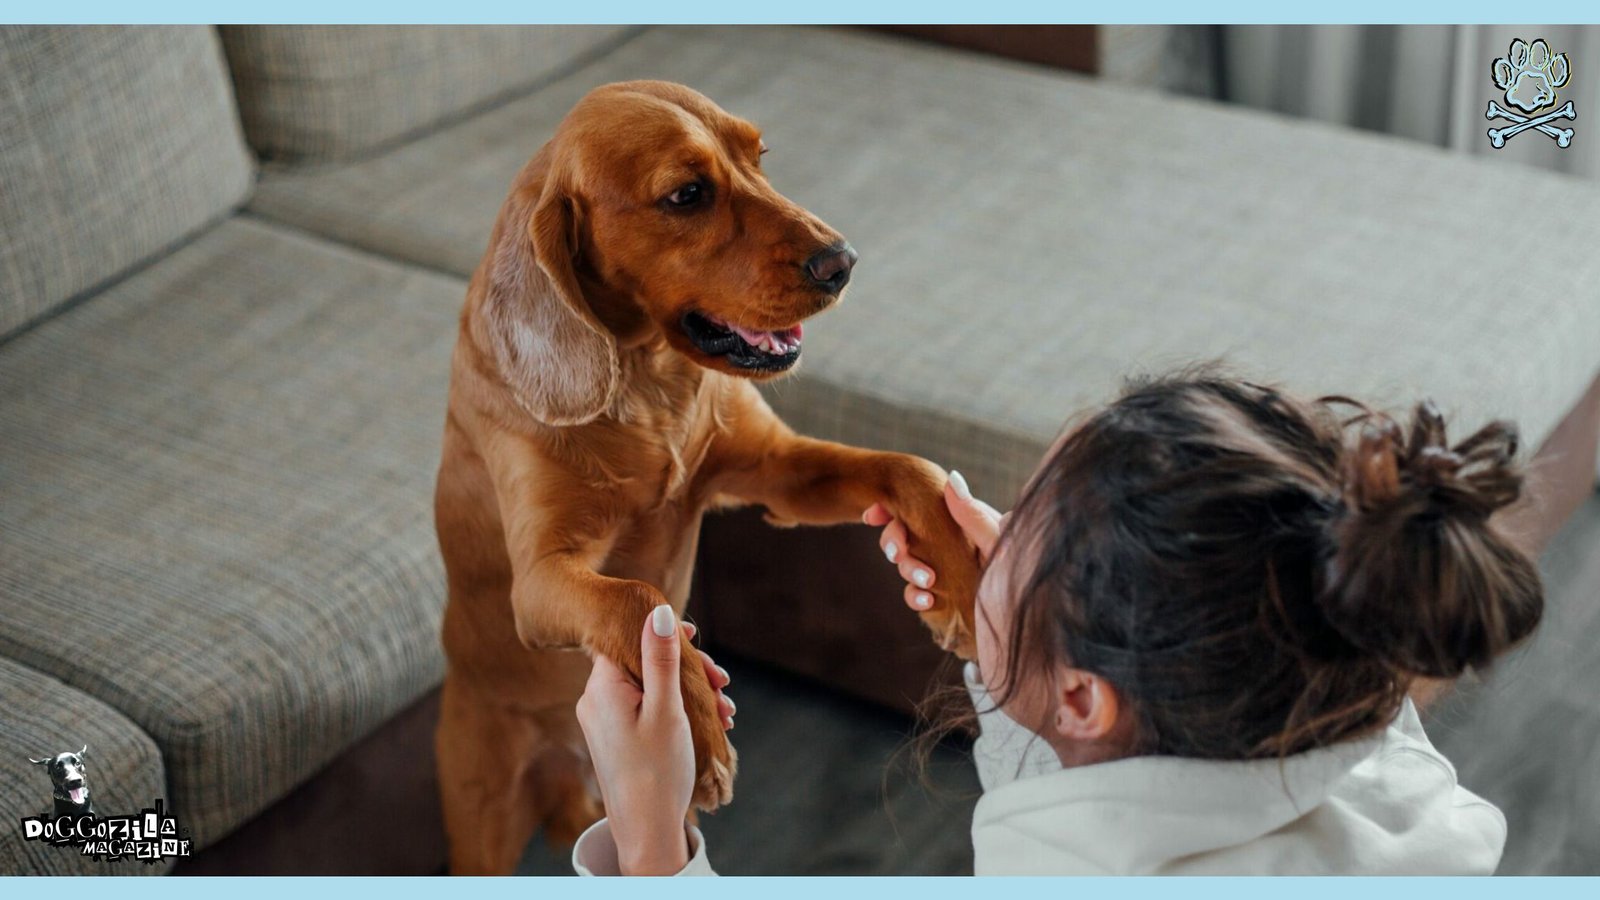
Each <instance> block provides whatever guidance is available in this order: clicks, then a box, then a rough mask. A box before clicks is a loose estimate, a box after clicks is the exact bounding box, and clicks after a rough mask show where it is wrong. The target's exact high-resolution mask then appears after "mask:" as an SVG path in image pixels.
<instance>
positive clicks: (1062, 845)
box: [573, 666, 1506, 875]
mask: <svg viewBox="0 0 1600 900" xmlns="http://www.w3.org/2000/svg"><path fill="white" fill-rule="evenodd" d="M967 683H968V688H969V689H970V690H971V691H972V693H973V695H974V696H973V699H974V701H975V703H976V704H977V708H978V709H979V710H980V711H981V713H980V716H979V722H980V724H981V725H982V728H983V731H982V736H981V737H980V738H979V739H978V743H977V745H976V746H975V747H974V752H973V756H974V761H975V762H976V763H977V765H978V774H979V779H980V781H981V782H982V783H983V787H984V795H983V797H982V799H980V800H979V801H978V806H977V809H976V811H975V812H974V813H973V821H972V846H973V855H974V869H975V870H976V874H978V875H1180V874H1181V875H1209V874H1230V875H1290V874H1293V875H1324V874H1328V875H1331V874H1352V875H1353V874H1371V875H1400V874H1432V875H1488V874H1491V873H1492V872H1494V869H1495V867H1496V866H1497V865H1499V862H1500V853H1501V851H1502V849H1503V848H1504V846H1505V837H1506V823H1505V817H1504V816H1502V815H1501V813H1500V810H1498V809H1496V808H1495V807H1494V805H1493V804H1491V803H1489V802H1488V801H1486V800H1484V799H1482V798H1481V797H1478V796H1477V795H1475V794H1473V793H1472V792H1471V791H1468V790H1467V789H1465V788H1463V787H1461V786H1460V785H1459V784H1457V783H1456V771H1455V767H1453V766H1452V765H1450V762H1449V760H1447V759H1445V758H1444V757H1443V756H1441V755H1440V754H1439V752H1438V751H1437V750H1435V749H1434V748H1433V745H1432V744H1431V743H1429V741H1428V737H1427V735H1426V734H1424V733H1423V730H1422V723H1421V721H1420V720H1419V719H1418V717H1417V712H1416V709H1415V708H1414V707H1413V706H1412V705H1411V703H1410V701H1407V702H1406V703H1405V705H1404V707H1403V708H1402V709H1401V711H1400V714H1399V715H1398V716H1396V717H1395V720H1394V722H1393V723H1392V724H1391V725H1390V726H1389V727H1388V728H1387V729H1386V730H1385V731H1383V732H1382V733H1380V734H1376V735H1373V736H1371V737H1368V738H1364V739H1362V740H1358V741H1347V742H1344V743H1341V744H1337V745H1335V746H1332V747H1328V748H1324V749H1320V750H1313V751H1310V752H1308V753H1302V754H1298V755H1296V756H1291V757H1289V758H1287V759H1285V760H1282V761H1281V762H1280V761H1279V760H1275V759H1274V760H1261V761H1254V762H1213V761H1209V760H1197V759H1182V758H1178V757H1170V756H1138V757H1131V758H1128V759H1121V760H1116V761H1114V762H1108V763H1099V764H1095V765H1089V766H1079V767H1076V768H1071V769H1063V768H1061V766H1060V763H1059V761H1057V760H1055V758H1054V753H1053V752H1050V751H1049V749H1048V745H1046V744H1045V742H1044V741H1043V739H1040V738H1039V737H1038V736H1037V735H1034V734H1032V733H1031V732H1028V731H1027V730H1026V729H1024V728H1023V727H1022V726H1021V725H1018V724H1017V723H1016V722H1014V721H1013V720H1011V718H1010V717H1009V716H1006V715H1005V713H1004V712H1002V711H999V710H996V709H993V705H992V704H991V703H989V702H988V698H987V694H986V692H985V691H984V689H983V684H982V681H981V680H979V679H978V678H977V674H976V669H975V668H973V667H970V666H969V667H968V671H967ZM1041 747H1042V748H1044V749H1043V750H1041V749H1040V748H1041ZM689 845H690V850H691V855H692V858H691V859H690V861H689V865H688V866H686V867H685V868H684V870H683V871H682V872H681V873H679V874H683V875H710V874H714V873H713V872H712V871H711V866H710V864H709V862H708V861H707V860H706V852H705V841H704V839H703V837H702V836H701V834H700V832H699V830H698V829H694V828H691V829H689ZM573 866H574V868H576V869H577V870H578V873H579V874H582V875H590V874H615V873H616V871H617V869H616V849H615V847H614V846H613V845H612V844H611V834H610V828H609V826H608V825H607V823H606V822H605V821H604V820H601V821H600V822H599V823H596V824H595V825H594V826H593V827H592V828H590V829H589V830H588V831H586V832H584V834H583V836H582V837H581V838H579V840H578V844H577V846H576V847H574V848H573Z"/></svg>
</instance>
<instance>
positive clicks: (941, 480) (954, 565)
mask: <svg viewBox="0 0 1600 900" xmlns="http://www.w3.org/2000/svg"><path fill="white" fill-rule="evenodd" d="M724 421H725V422H726V423H727V429H726V430H725V431H724V433H723V434H722V435H721V437H720V438H719V442H718V445H717V447H715V448H714V452H713V454H712V457H711V459H710V460H709V468H710V471H711V475H710V484H711V486H712V487H713V489H714V490H715V491H716V492H717V493H719V494H724V495H729V496H732V497H735V498H737V499H738V500H741V501H743V502H746V503H754V504H760V505H762V506H765V507H766V508H767V519H768V521H771V522H773V523H774V524H777V525H797V524H798V525H833V524H838V523H841V522H855V521H859V520H860V518H861V514H862V512H863V511H865V510H866V509H867V507H869V506H871V505H872V504H874V503H881V504H883V505H884V507H885V508H886V509H888V510H889V512H890V513H891V514H892V515H894V516H895V517H896V518H898V519H900V520H901V521H902V522H904V523H905V526H906V530H907V533H908V537H909V540H910V544H911V546H910V547H907V548H906V550H907V552H908V553H910V554H911V555H913V556H915V557H917V558H918V559H922V560H925V561H926V562H927V563H928V564H929V565H930V566H932V567H933V568H934V571H935V573H937V574H936V580H935V581H934V584H933V585H932V587H931V589H930V591H929V593H931V594H933V597H934V602H933V606H932V607H931V608H929V609H928V610H926V611H924V612H923V613H922V614H921V615H922V620H923V622H924V623H926V624H927V626H928V627H929V629H931V630H932V631H933V633H934V636H935V638H936V639H937V640H938V642H939V644H940V645H941V646H942V647H944V648H945V649H947V650H952V651H954V652H955V653H957V654H958V655H959V656H961V657H962V658H964V659H972V658H974V656H975V654H976V653H977V645H976V642H975V641H974V638H973V635H974V634H975V633H976V632H975V630H974V627H973V624H974V623H973V605H974V600H975V598H976V596H977V590H978V581H979V579H980V578H981V576H982V571H981V569H980V567H979V565H978V555H977V551H976V549H975V548H974V547H973V546H972V544H971V543H970V542H969V541H968V540H967V539H966V536H965V535H963V534H962V532H961V529H960V527H959V526H957V525H956V522H955V520H954V519H953V518H951V516H950V512H949V509H948V508H947V507H946V505H945V501H944V486H945V482H946V480H947V476H946V475H945V472H944V470H943V469H941V468H940V467H939V466H937V465H935V464H933V463H931V462H929V461H928V460H925V459H923V458H921V457H918V456H912V455H910V454H906V453H888V452H883V451H877V450H863V449H861V448H859V447H850V446H846V445H844V444H836V443H833V442H831V441H820V440H816V439H813V438H807V437H802V436H800V435H797V434H795V433H794V432H793V431H792V430H791V429H790V428H789V427H788V426H786V425H784V424H783V422H782V421H781V420H780V419H779V418H778V417H777V415H776V414H774V413H773V412H772V411H771V409H769V408H768V407H767V405H766V402H765V401H764V400H762V399H761V397H760V395H759V394H757V393H756V391H755V390H754V389H753V388H751V389H749V390H748V391H747V392H745V393H744V394H743V395H742V396H740V397H739V398H738V402H737V403H735V404H732V405H731V407H730V408H729V409H728V410H726V411H725V416H724Z"/></svg>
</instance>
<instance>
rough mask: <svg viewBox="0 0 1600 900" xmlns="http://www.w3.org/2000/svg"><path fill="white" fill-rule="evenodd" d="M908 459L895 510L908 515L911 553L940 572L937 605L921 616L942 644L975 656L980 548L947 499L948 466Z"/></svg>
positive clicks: (963, 655)
mask: <svg viewBox="0 0 1600 900" xmlns="http://www.w3.org/2000/svg"><path fill="white" fill-rule="evenodd" d="M909 459H910V460H911V461H912V465H911V474H910V475H909V476H906V477H904V478H903V479H902V480H900V481H899V482H898V485H899V486H898V490H897V493H898V496H897V497H896V500H895V507H896V508H895V509H893V510H892V512H894V513H896V514H897V515H898V516H900V517H902V518H903V519H904V521H905V526H906V530H907V533H908V538H909V541H910V545H911V546H910V547H909V548H908V549H909V551H910V553H911V555H913V556H915V557H916V558H918V559H920V560H922V561H923V562H926V563H927V564H928V565H929V566H931V567H932V569H933V571H934V572H935V573H937V574H936V575H935V576H934V583H933V585H932V586H931V587H929V588H928V589H927V590H926V593H929V594H932V595H933V605H932V606H930V607H928V608H927V609H925V610H922V611H921V612H920V615H921V616H922V622H923V624H924V625H927V626H928V629H929V630H930V631H932V632H933V637H934V640H935V641H937V642H938V644H939V646H940V647H942V648H944V649H945V650H948V651H950V652H951V653H954V654H956V655H957V656H959V657H961V658H962V659H975V658H976V657H977V654H978V642H977V639H976V637H975V635H976V633H977V632H976V625H975V608H976V601H977V596H978V582H979V581H980V580H981V579H982V578H983V569H982V567H981V566H980V565H979V563H978V552H977V549H976V548H975V547H973V546H972V543H971V542H970V541H968V540H967V536H966V535H965V534H963V533H962V531H961V526H960V525H957V524H956V520H955V519H953V518H951V516H950V510H949V507H948V506H946V505H945V501H944V484H945V479H946V476H945V474H944V470H943V469H941V468H939V467H938V466H936V465H934V464H933V463H930V462H928V461H927V460H924V459H918V458H916V457H910V458H909ZM918 586H919V587H920V586H921V585H920V584H918Z"/></svg>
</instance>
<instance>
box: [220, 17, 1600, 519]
mask: <svg viewBox="0 0 1600 900" xmlns="http://www.w3.org/2000/svg"><path fill="white" fill-rule="evenodd" d="M639 77H652V78H667V79H673V80H677V81H681V82H684V83H686V84H689V85H692V86H694V87H696V88H699V89H700V90H702V91H704V92H705V93H707V94H708V95H710V96H711V97H712V98H713V99H715V100H717V101H718V102H719V103H721V104H722V105H723V106H724V107H725V108H727V109H729V110H730V111H732V112H734V113H737V114H740V115H744V116H747V117H750V118H752V119H754V120H755V121H756V122H758V123H759V124H761V125H762V126H763V128H764V129H765V132H766V142H767V144H768V145H769V146H770V147H771V148H772V152H771V153H770V154H769V155H768V156H767V158H766V163H765V166H766V168H767V171H768V174H769V177H770V178H771V180H772V182H773V184H774V185H775V186H776V187H777V188H778V189H779V190H781V191H783V192H785V193H786V194H788V195H789V196H791V197H793V198H794V199H795V200H796V201H798V202H800V203H802V204H805V205H806V206H808V207H809V208H810V209H812V210H813V211H814V212H816V213H818V214H819V215H820V216H822V218H823V219H825V220H827V221H828V222H829V223H830V224H832V225H834V226H835V227H837V228H839V229H840V230H841V231H843V232H844V234H845V235H847V236H848V237H849V238H850V240H851V241H852V242H853V243H854V244H855V246H856V247H857V248H858V249H859V250H860V251H861V255H862V259H861V263H860V265H859V266H857V267H856V269H855V272H854V277H853V280H852V287H851V289H850V294H849V295H848V297H847V298H846V300H845V302H844V303H843V304H842V305H841V306H840V307H839V308H838V309H836V310H834V311H831V312H828V313H825V314H823V315H821V316H819V317H818V318H817V319H816V320H815V321H814V322H813V323H808V324H807V326H806V327H807V332H806V333H807V340H806V348H807V349H806V359H805V361H804V362H803V363H802V366H803V369H802V371H801V372H800V373H799V374H798V375H797V376H796V377H795V378H793V379H790V380H786V381H780V382H777V383H775V384H773V385H771V386H770V387H769V388H768V396H769V397H770V398H771V400H772V402H773V405H774V406H775V407H776V408H777V409H778V410H779V411H780V412H781V413H783V414H784V415H785V416H786V418H787V419H788V420H789V421H790V423H791V424H793V425H795V426H796V427H798V428H799V429H801V430H803V431H807V432H810V433H812V434H816V435H819V436H823V437H829V438H835V439H840V440H845V441H849V442H852V443H859V444H866V445H872V446H881V447H890V448H896V449H901V450H907V451H911V452H916V453H921V454H924V455H927V456H929V457H930V458H932V459H934V460H936V461H938V462H940V463H942V464H944V465H946V466H953V467H956V468H959V469H961V470H962V471H963V472H964V473H965V474H967V475H968V476H969V480H970V481H971V483H972V484H973V487H974V489H975V490H977V491H979V492H980V493H982V494H984V495H987V496H990V497H993V498H994V499H995V500H996V502H998V503H1007V502H1009V501H1010V498H1011V497H1012V496H1014V494H1015V492H1016V490H1017V489H1018V488H1019V487H1020V485H1021V483H1022V482H1023V480H1024V478H1025V476H1026V475H1027V473H1028V472H1029V471H1030V470H1031V469H1032V468H1033V467H1034V465H1035V464H1036V463H1037V462H1038V460H1039V458H1040V456H1041V454H1042V452H1043V451H1044V449H1045V448H1046V447H1047V446H1048V444H1049V443H1050V441H1051V440H1052V438H1053V436H1054V435H1055V434H1056V433H1057V430H1058V429H1059V428H1060V427H1061V425H1062V423H1063V421H1064V420H1065V419H1066V418H1067V417H1068V416H1069V415H1071V414H1072V413H1074V412H1075V411H1078V410H1081V409H1084V408H1085V407H1088V406H1091V405H1093V404H1098V403H1100V402H1103V401H1104V400H1106V399H1107V398H1108V397H1109V396H1110V395H1111V394H1113V393H1114V391H1115V390H1116V388H1117V385H1118V383H1119V381H1120V379H1121V378H1122V377H1123V376H1124V375H1125V374H1128V373H1131V372H1138V371H1141V370H1163V369H1167V368H1170V367H1172V366H1174V365H1176V364H1180V363H1184V362H1187V361H1192V360H1197V359H1207V358H1214V357H1226V358H1229V359H1231V360H1232V361H1234V363H1235V364H1236V366H1237V368H1238V369H1239V370H1240V371H1241V372H1243V373H1246V374H1249V375H1252V376H1254V377H1256V378H1260V379H1269V380H1274V381H1279V382H1284V383H1286V384H1288V385H1289V386H1291V387H1293V388H1297V389H1299V390H1301V391H1305V392H1313V393H1319V394H1320V393H1327V392H1341V393H1349V394H1353V395H1356V396H1359V397H1363V398H1367V399H1370V400H1372V401H1375V402H1378V403H1381V404H1409V403H1411V402H1413V401H1415V400H1417V399H1419V398H1421V397H1422V396H1424V395H1435V396H1436V397H1437V398H1438V400H1439V401H1440V403H1441V404H1442V405H1443V406H1445V407H1446V408H1450V407H1454V408H1455V410H1456V411H1457V412H1458V413H1459V418H1460V419H1462V420H1463V421H1462V422H1461V423H1460V424H1461V425H1462V426H1465V425H1468V424H1474V423H1477V422H1479V421H1481V420H1483V419H1485V418H1487V417H1491V416H1510V417H1513V418H1515V419H1517V420H1519V421H1520V422H1521V424H1522V426H1523V430H1524V434H1525V436H1526V438H1527V441H1528V443H1529V444H1530V445H1536V444H1537V443H1538V442H1539V441H1540V440H1542V439H1543V438H1544V437H1545V436H1546V435H1547V434H1549V432H1550V431H1551V429H1552V428H1553V427H1554V425H1555V424H1556V423H1557V422H1558V421H1559V420H1560V418H1561V417H1562V415H1563V414H1564V413H1565V412H1566V410H1567V409H1568V408H1569V407H1570V406H1571V405H1572V404H1573V403H1574V402H1576V400H1577V399H1578V398H1579V397H1580V396H1581V395H1582V394H1583V391H1584V389H1585V387H1586V386H1587V385H1588V384H1589V382H1590V381H1591V380H1592V379H1593V378H1594V377H1595V374H1596V372H1597V371H1600V254H1596V253H1595V252H1594V248H1595V247H1596V246H1600V186H1595V185H1592V184H1591V183H1589V182H1585V181H1580V180H1577V179H1573V178H1567V177H1561V176H1554V175H1549V174H1544V173H1540V172H1536V171H1532V170H1528V169H1524V168H1519V167H1517V166H1514V165H1506V164H1504V163H1503V161H1500V160H1487V161H1486V160H1483V159H1477V160H1473V159H1467V158H1463V157H1459V156H1454V155H1450V154H1448V153H1445V152H1443V151H1439V150H1435V149H1432V148H1428V147H1423V146H1419V145H1416V144H1412V143H1408V142H1404V141H1401V140H1398V139H1386V138H1382V137H1378V136H1374V135H1370V134H1364V133H1357V132H1350V131H1345V130H1341V129H1336V128H1332V127H1324V126H1320V125H1316V124H1313V123H1308V122H1299V121H1291V120H1287V119H1284V118H1280V117H1277V116H1273V115H1269V114H1263V113H1256V112H1251V111H1246V110H1240V109H1233V108H1227V107H1223V106H1219V105H1215V104H1210V103H1204V102H1199V101H1192V100H1186V99H1178V98H1173V97H1169V96H1164V95H1160V94H1155V93H1150V92H1145V91H1140V90H1136V89H1130V88H1122V87H1118V86H1114V85H1107V84H1104V83H1100V82H1096V81H1094V80H1092V79H1088V78H1083V77H1078V76H1064V75H1059V74H1055V73H1051V72H1047V71H1044V70H1040V69H1034V68H1028V67H1023V66H1018V65H1011V64H1006V63H1003V62H998V61H992V60H987V59H983V58H979V57H972V56H966V55H962V54H957V53H952V52H949V51H945V50H940V49H937V48H930V47H925V46H921V45H916V44H912V43H908V42H902V41H899V40H895V39H889V38H882V37H876V36H868V35H864V34H857V33H849V32H841V31H828V32H812V33H801V34H797V33H796V32H795V31H793V30H789V29H781V28H778V29H771V28H710V29H707V28H694V29H678V28H663V29H654V30H652V31H650V32H648V33H646V34H644V35H642V36H641V37H639V38H637V39H635V40H633V41H631V42H629V43H628V44H627V45H625V46H623V47H622V48H620V49H618V50H617V51H615V52H613V53H612V54H610V55H608V56H606V57H605V58H603V59H601V60H599V61H597V62H595V63H594V64H592V65H590V66H587V67H585V68H583V69H581V70H579V71H577V72H575V73H573V74H572V75H570V76H568V77H566V78H564V79H562V80H560V81H558V82H556V83H554V84H552V85H550V86H549V87H547V88H545V89H544V90H541V91H540V92H539V93H537V94H535V95H533V96H531V97H527V98H524V99H520V100H517V101H515V102H513V103H510V104H507V105H506V106H504V107H503V108H500V109H497V110H494V111H492V112H490V113H487V114H485V115H483V116H480V117H478V118H475V119H472V120H470V121H467V122H464V123H462V124H461V125H459V126H457V127H454V128H452V129H449V130H448V131H445V132H442V133H439V134H435V135H432V136H430V137H428V138H426V139H424V140H422V141H418V142H417V143H415V144H412V145H408V146H406V147H402V148H399V149H397V150H395V151H393V152H391V153H388V154H386V155H384V156H382V157H379V158H376V159H373V160H370V161H368V162H364V163H361V164H359V165H350V166H344V167H336V168H330V169H328V170H326V171H321V172H316V173H303V174H274V175H273V176H272V177H269V178H265V179H263V183H262V185H261V187H260V189H259V191H258V193H257V195H256V197H255V198H254V199H253V201H252V205H253V208H255V209H257V210H260V211H261V212H262V214H264V215H267V216H271V217H274V218H277V219H281V220H284V221H288V222H294V223H296V224H299V225H301V226H303V227H306V228H309V229H312V230H314V231H317V232H320V233H323V234H327V235H332V236H335V237H338V238H339V239H341V240H346V241H349V242H351V243H354V244H356V245H358V246H362V247H366V248H368V249H372V250H375V251H378V252H382V253H387V254H391V255H394V256H399V257H404V258H408V259H415V260H419V261H421V262H424V263H426V264H428V265H431V266H436V267H440V268H444V269H448V270H452V271H455V272H462V273H465V272H468V271H470V270H471V268H472V267H473V266H475V265H476V263H477V260H478V257H479V255H480V254H481V253H482V252H483V249H484V245H485V243H486V240H487V235H488V232H489V228H490V226H491V225H492V224H493V221H494V217H495V214H496V211H497V210H498V208H499V205H500V203H501V201H502V199H503V197H504V194H505V191H506V187H507V185H508V184H509V182H510V180H511V177H512V175H513V174H514V173H515V172H516V171H517V169H518V167H519V166H520V165H521V164H522V163H523V162H524V161H525V160H526V159H527V158H528V156H529V155H531V154H532V153H533V152H534V151H535V150H536V149H537V148H538V145H539V143H540V142H541V141H542V140H544V139H545V138H546V137H547V136H548V135H549V134H550V133H551V132H552V131H553V129H554V127H555V125H556V123H557V122H558V121H559V120H560V118H561V117H562V115H563V114H565V112H566V111H567V110H568V109H569V108H570V107H571V106H572V104H573V103H574V102H575V101H577V100H578V98H579V97H581V96H582V95H583V94H584V92H586V91H587V90H589V89H590V88H592V87H594V86H595V85H598V84H602V83H605V82H610V81H616V80H620V79H626V78H639ZM1517 210H1537V211H1538V224H1537V225H1536V226H1531V227H1520V226H1518V225H1517V224H1516V223H1515V218H1516V216H1517V215H1518V213H1517V212H1516V211H1517ZM1508 217H1509V218H1508ZM1534 271H1536V272H1537V277H1530V276H1529V275H1528V274H1527V273H1528V272H1534Z"/></svg>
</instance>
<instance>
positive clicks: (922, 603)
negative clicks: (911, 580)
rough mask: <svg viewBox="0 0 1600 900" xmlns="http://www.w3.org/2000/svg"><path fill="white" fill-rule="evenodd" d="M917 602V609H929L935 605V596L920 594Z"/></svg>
mask: <svg viewBox="0 0 1600 900" xmlns="http://www.w3.org/2000/svg"><path fill="white" fill-rule="evenodd" d="M916 600H917V609H927V608H928V607H930V606H932V605H933V595H932V594H918V595H917V597H916Z"/></svg>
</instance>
